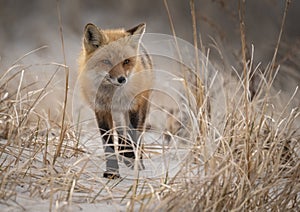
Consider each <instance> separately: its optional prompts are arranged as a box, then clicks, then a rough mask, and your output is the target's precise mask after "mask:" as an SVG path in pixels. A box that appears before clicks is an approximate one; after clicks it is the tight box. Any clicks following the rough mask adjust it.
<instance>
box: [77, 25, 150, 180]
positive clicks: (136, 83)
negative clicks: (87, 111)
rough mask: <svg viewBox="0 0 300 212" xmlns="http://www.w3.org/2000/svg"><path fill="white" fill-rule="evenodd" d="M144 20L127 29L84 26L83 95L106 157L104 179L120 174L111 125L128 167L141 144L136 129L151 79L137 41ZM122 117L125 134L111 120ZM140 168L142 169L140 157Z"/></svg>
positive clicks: (141, 120)
mask: <svg viewBox="0 0 300 212" xmlns="http://www.w3.org/2000/svg"><path fill="white" fill-rule="evenodd" d="M145 27H146V25H145V24H144V23H142V24H139V25H138V26H136V27H133V28H132V29H129V30H124V29H112V30H102V29H100V28H98V27H97V26H95V25H94V24H91V23H89V24H87V25H86V26H85V29H84V35H83V45H82V52H81V55H80V58H79V83H80V87H81V92H82V95H83V97H84V99H85V100H86V101H87V103H88V104H89V105H90V107H91V108H92V109H93V110H94V112H95V116H96V120H97V123H98V127H99V130H100V134H101V136H102V138H103V145H104V152H105V157H106V171H105V172H104V174H103V177H105V178H110V179H112V178H113V179H114V178H119V177H120V174H119V165H118V156H117V154H116V149H115V146H114V143H116V142H114V140H113V139H114V137H115V136H113V133H112V132H113V130H114V129H116V131H117V132H118V151H119V152H120V155H122V156H124V163H125V164H126V165H127V166H129V167H132V166H133V165H134V161H135V159H138V158H141V156H140V155H139V156H138V155H136V153H137V152H138V151H136V150H138V149H139V148H140V145H139V143H140V142H139V141H140V139H139V137H138V132H141V131H143V130H144V128H145V120H146V115H147V113H148V109H149V102H148V99H149V97H150V94H151V87H152V85H153V79H152V75H151V74H149V73H151V69H152V61H151V58H150V56H149V55H148V54H147V52H146V50H145V48H144V47H143V45H142V44H141V38H142V36H143V34H144V32H145ZM121 119H123V120H125V123H126V126H127V127H129V130H128V134H129V136H128V135H127V134H126V133H124V131H123V128H122V129H119V128H117V126H116V124H114V123H121ZM140 168H144V167H143V164H142V162H140Z"/></svg>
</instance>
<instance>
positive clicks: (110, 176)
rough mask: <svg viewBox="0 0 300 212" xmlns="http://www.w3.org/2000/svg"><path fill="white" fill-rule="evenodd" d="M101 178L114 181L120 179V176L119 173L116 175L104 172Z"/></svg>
mask: <svg viewBox="0 0 300 212" xmlns="http://www.w3.org/2000/svg"><path fill="white" fill-rule="evenodd" d="M103 177H104V178H107V179H110V180H114V179H118V178H120V177H121V176H120V174H119V173H116V172H112V171H105V172H104V173H103Z"/></svg>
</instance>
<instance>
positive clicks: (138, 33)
mask: <svg viewBox="0 0 300 212" xmlns="http://www.w3.org/2000/svg"><path fill="white" fill-rule="evenodd" d="M145 27H146V25H145V24H144V23H142V24H139V25H137V26H136V27H133V28H132V29H129V30H124V29H114V30H102V29H100V28H98V27H97V26H95V25H94V24H91V23H89V24H87V25H86V26H85V29H84V36H83V55H82V57H83V58H82V59H83V61H81V66H82V65H84V66H85V67H84V68H83V69H84V70H85V71H93V72H95V73H94V74H95V77H96V78H99V77H100V78H102V83H104V84H112V85H114V86H122V85H124V84H126V83H127V81H128V78H129V77H130V74H131V73H133V72H134V71H136V66H137V64H138V63H137V60H138V57H137V54H138V50H139V45H140V40H141V38H142V36H143V34H144V32H145Z"/></svg>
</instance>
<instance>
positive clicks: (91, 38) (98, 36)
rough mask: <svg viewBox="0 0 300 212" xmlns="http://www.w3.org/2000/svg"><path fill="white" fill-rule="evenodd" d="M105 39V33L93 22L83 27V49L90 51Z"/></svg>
mask: <svg viewBox="0 0 300 212" xmlns="http://www.w3.org/2000/svg"><path fill="white" fill-rule="evenodd" d="M105 41H106V37H105V34H104V33H103V32H102V30H100V29H98V27H97V26H95V25H94V24H91V23H89V24H87V25H86V26H85V28H84V38H83V44H84V48H85V50H86V51H87V52H88V53H90V52H93V51H95V50H96V49H97V48H98V47H99V46H102V45H103V44H104V43H105Z"/></svg>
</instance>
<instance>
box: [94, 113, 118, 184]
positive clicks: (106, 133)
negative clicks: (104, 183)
mask: <svg viewBox="0 0 300 212" xmlns="http://www.w3.org/2000/svg"><path fill="white" fill-rule="evenodd" d="M96 117H97V122H98V127H99V130H100V134H101V135H102V138H103V139H102V142H103V148H104V154H105V159H106V171H105V172H104V174H103V177H105V178H109V179H115V178H119V177H120V174H119V165H118V160H117V157H116V154H115V148H114V142H113V135H112V132H111V130H110V129H112V118H111V115H110V114H108V113H103V112H102V113H101V112H98V113H96Z"/></svg>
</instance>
